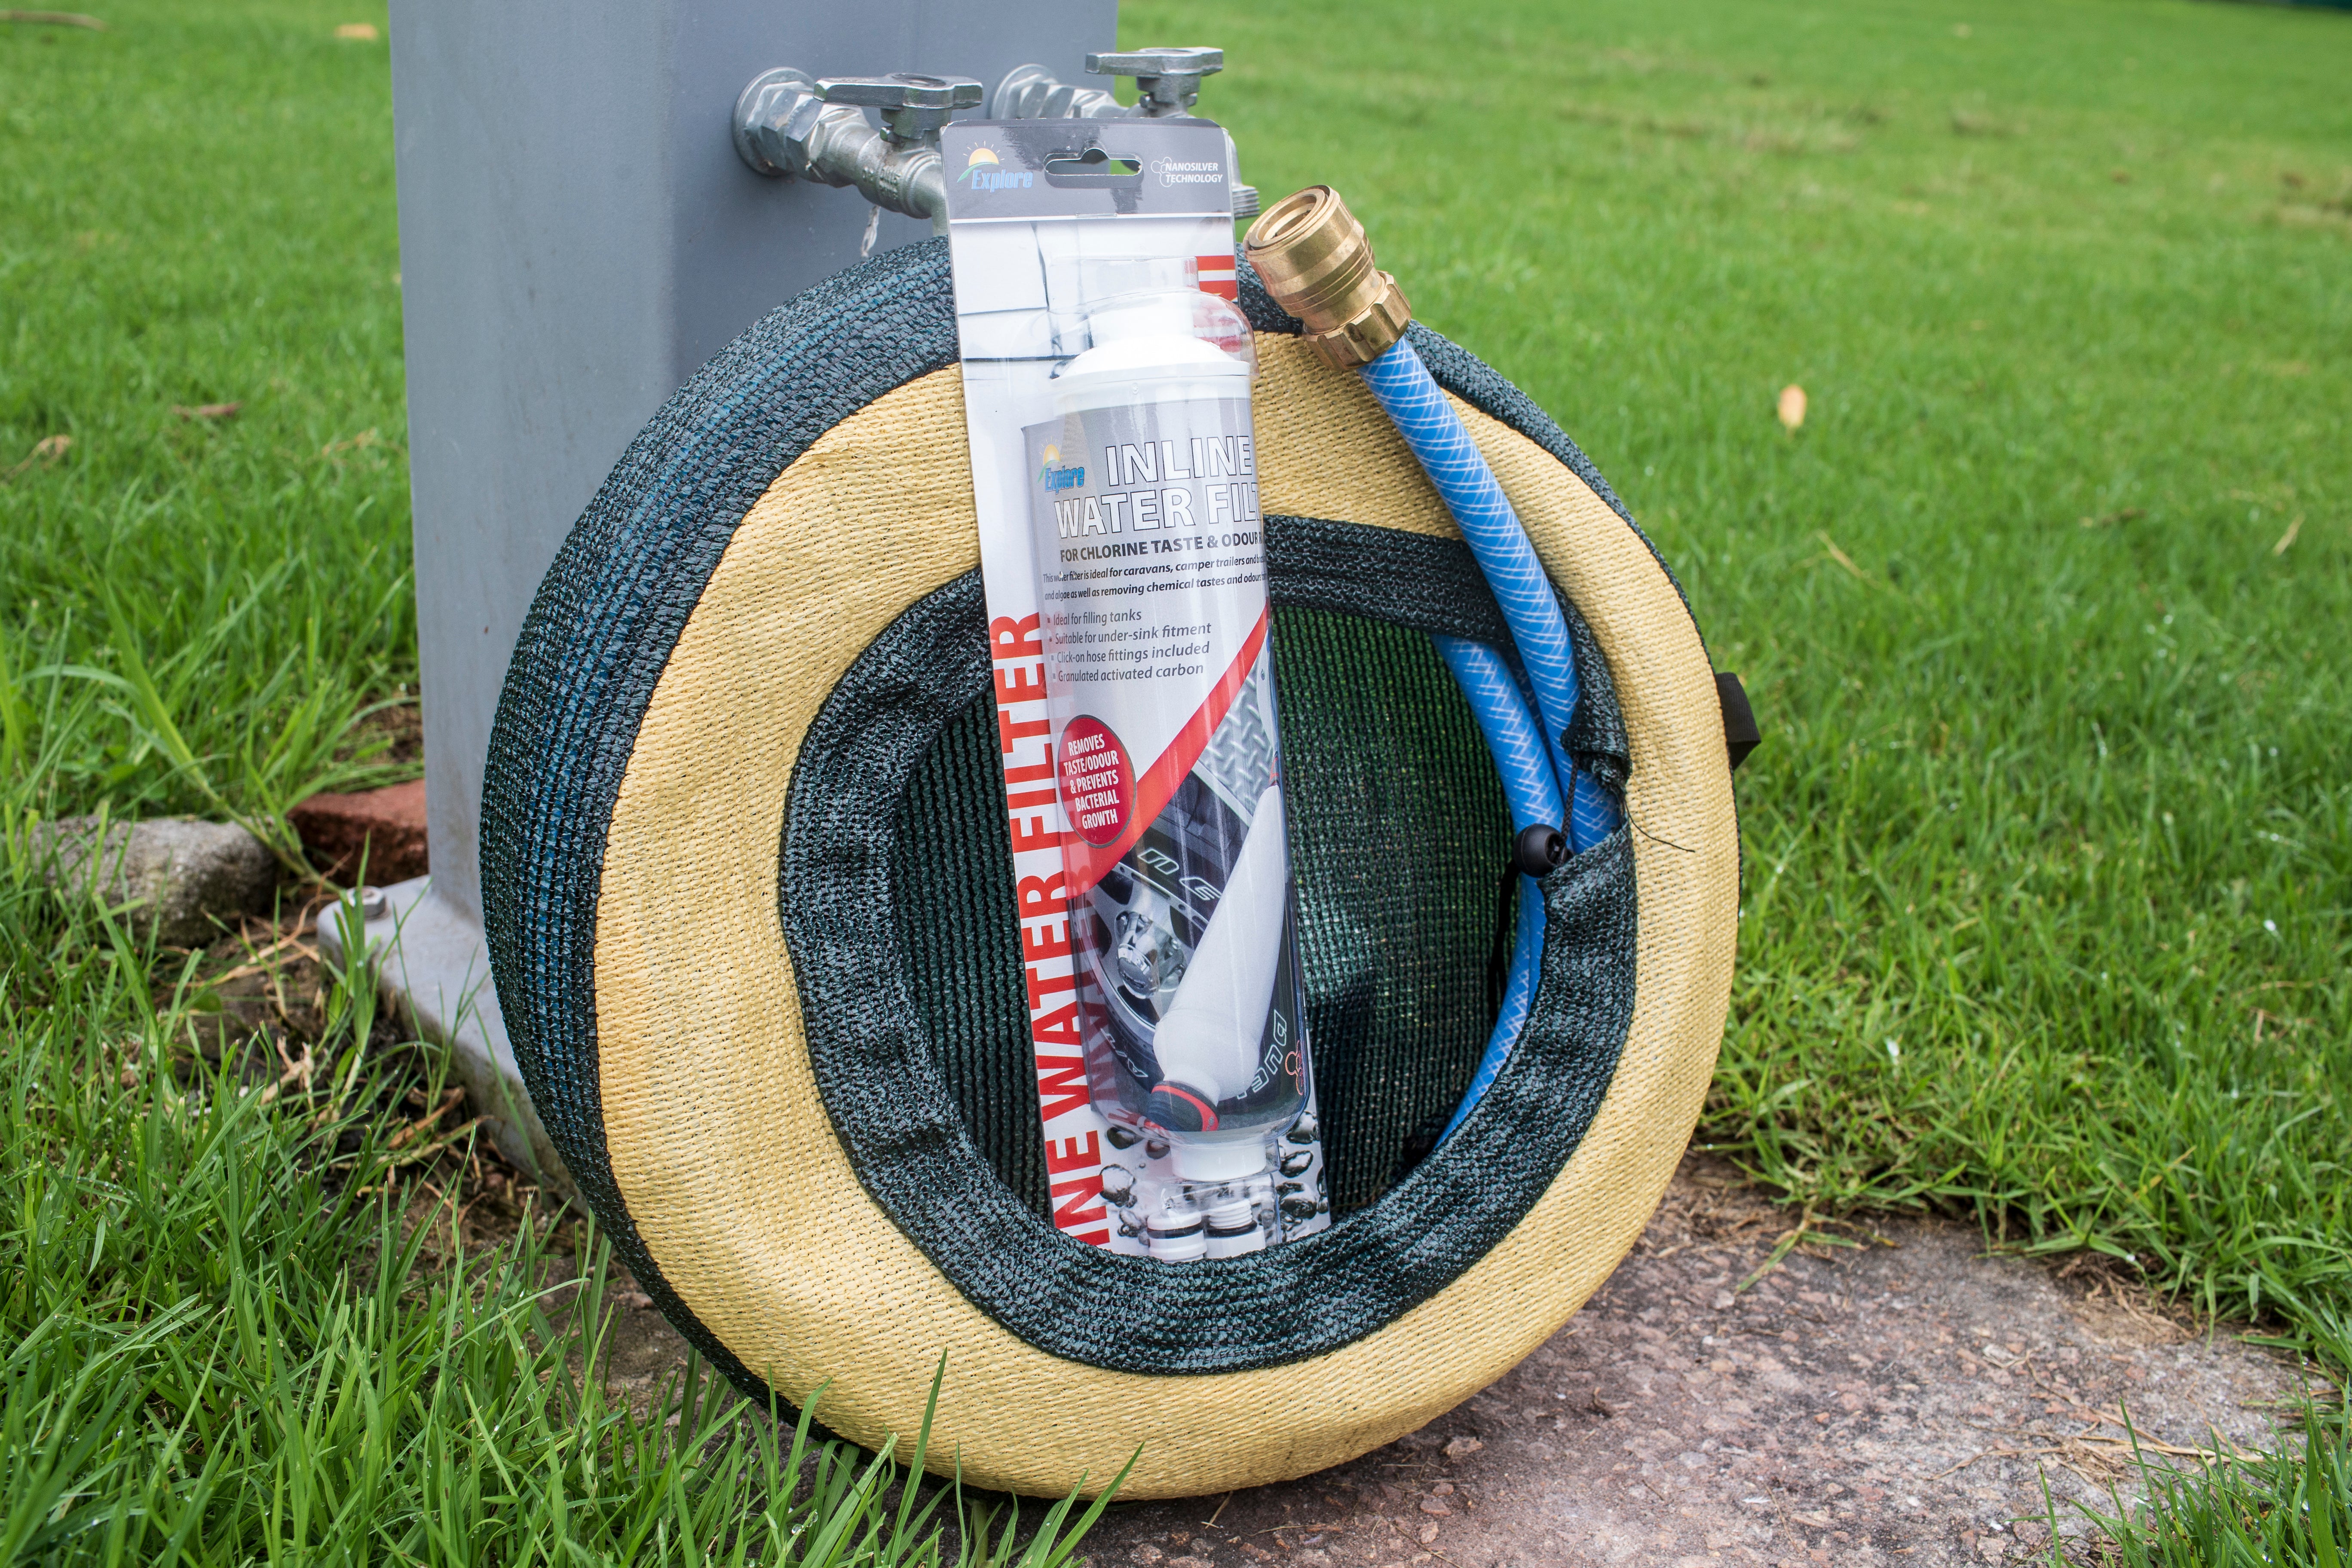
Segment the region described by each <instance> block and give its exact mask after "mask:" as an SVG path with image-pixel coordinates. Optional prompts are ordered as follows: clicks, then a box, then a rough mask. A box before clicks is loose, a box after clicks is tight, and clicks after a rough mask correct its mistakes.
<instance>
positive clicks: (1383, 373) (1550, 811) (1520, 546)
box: [1362, 342, 1617, 1141]
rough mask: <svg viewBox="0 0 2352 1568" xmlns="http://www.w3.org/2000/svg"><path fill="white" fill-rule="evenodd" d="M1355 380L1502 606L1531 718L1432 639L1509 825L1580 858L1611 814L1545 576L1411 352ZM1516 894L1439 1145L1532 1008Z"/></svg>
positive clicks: (1523, 906) (1528, 915) (1510, 681)
mask: <svg viewBox="0 0 2352 1568" xmlns="http://www.w3.org/2000/svg"><path fill="white" fill-rule="evenodd" d="M1362 374H1363V377H1364V383H1365V384H1366V385H1368V386H1370V388H1371V391H1372V395H1373V396H1374V397H1376V398H1378V399H1379V400H1380V405H1381V408H1382V409H1384V410H1386V411H1387V414H1388V416H1389V418H1390V420H1391V421H1392V422H1393V423H1394V424H1395V426H1396V427H1397V433H1398V434H1399V435H1401V436H1402V437H1404V442H1405V445H1406V446H1407V447H1411V448H1412V455H1413V457H1414V458H1417V459H1419V460H1420V463H1421V466H1422V468H1423V471H1424V472H1426V473H1427V474H1428V475H1429V480H1430V483H1431V484H1432V485H1433V486H1435V487H1436V489H1437V494H1438V497H1439V499H1440V500H1444V502H1445V510H1447V511H1449V512H1451V513H1452V514H1453V515H1454V525H1455V526H1456V527H1457V528H1459V529H1460V530H1461V531H1462V537H1463V539H1464V541H1465V542H1467V543H1468V544H1469V546H1470V552H1471V554H1472V555H1474V556H1475V557H1476V559H1477V562H1478V569H1479V571H1480V572H1481V573H1483V574H1485V576H1486V585H1487V587H1489V588H1490V589H1492V590H1493V591H1494V595H1495V601H1496V604H1497V605H1500V606H1501V607H1502V611H1503V619H1504V620H1505V621H1506V622H1507V623H1508V625H1509V626H1510V628H1511V640H1512V642H1513V643H1515V644H1516V645H1517V648H1518V654H1519V662H1520V664H1521V666H1522V667H1523V668H1525V669H1526V670H1527V672H1528V684H1529V685H1530V686H1532V687H1533V688H1534V689H1535V710H1534V711H1530V710H1529V709H1528V702H1527V699H1526V696H1525V695H1524V694H1523V693H1522V692H1521V691H1520V689H1519V686H1518V682H1517V679H1515V678H1514V677H1513V676H1512V674H1511V671H1510V668H1509V667H1508V666H1507V665H1506V664H1505V663H1504V662H1503V659H1502V658H1501V656H1500V655H1498V654H1496V652H1495V651H1494V650H1493V649H1491V648H1488V647H1485V646H1484V645H1482V644H1478V643H1471V642H1464V641H1461V640H1460V639H1457V638H1454V637H1436V638H1433V641H1434V642H1435V643H1436V644H1437V649H1438V652H1439V653H1440V654H1441V655H1443V656H1444V659H1445V662H1446V665H1447V667H1448V668H1451V669H1452V670H1453V671H1454V679H1455V680H1456V681H1457V682H1459V683H1460V685H1461V687H1462V690H1463V693H1464V694H1465V696H1466V697H1468V699H1469V700H1470V706H1471V709H1472V710H1473V711H1474V712H1475V713H1476V715H1477V717H1478V726H1479V729H1480V730H1481V731H1484V732H1485V734H1486V744H1487V746H1488V748H1489V749H1490V750H1491V751H1492V752H1494V753H1495V766H1496V771H1497V772H1498V773H1501V774H1502V776H1503V787H1504V792H1505V794H1506V795H1507V797H1508V798H1509V800H1510V802H1511V816H1512V821H1513V826H1514V827H1515V828H1523V827H1527V826H1530V825H1531V824H1533V823H1541V824H1543V825H1545V826H1556V827H1558V828H1559V830H1560V831H1561V832H1562V833H1563V834H1564V835H1565V836H1566V837H1567V838H1568V844H1569V848H1570V850H1571V851H1578V850H1583V849H1589V848H1591V847H1592V846H1593V845H1595V844H1598V843H1600V842H1601V840H1602V839H1603V838H1606V837H1608V836H1609V835H1610V834H1612V833H1614V832H1615V831H1617V807H1616V805H1615V804H1614V803H1613V802H1612V801H1611V800H1610V799H1609V797H1608V795H1607V794H1606V792H1604V791H1603V790H1601V788H1599V787H1598V786H1597V785H1596V784H1593V782H1592V781H1591V779H1588V778H1583V777H1580V773H1579V770H1578V769H1577V767H1576V764H1575V763H1574V761H1573V760H1572V759H1570V756H1569V754H1568V748H1567V746H1566V743H1565V741H1566V737H1567V734H1568V726H1569V722H1570V721H1571V720H1572V719H1573V718H1574V717H1575V715H1576V699H1577V682H1576V656H1575V652H1574V649H1573V648H1572V647H1570V643H1569V638H1568V622H1567V621H1566V619H1565V618H1564V617H1562V616H1561V615H1560V613H1559V600H1558V599H1557V598H1556V597H1555V596H1554V595H1553V593H1552V586H1551V579H1550V577H1549V576H1548V575H1547V574H1545V572H1544V568H1543V563H1542V561H1541V560H1539V559H1538V557H1537V555H1536V551H1535V546H1534V545H1533V544H1531V543H1529V542H1528V534H1527V530H1526V529H1525V528H1523V527H1522V526H1520V523H1519V519H1518V514H1517V513H1516V512H1514V511H1513V510H1511V503H1510V501H1509V500H1508V499H1507V498H1506V497H1505V496H1504V494H1503V487H1502V486H1501V485H1500V484H1498V483H1496V479H1495V474H1494V470H1493V469H1491V468H1488V467H1487V466H1486V458H1485V457H1484V456H1482V455H1481V454H1480V452H1479V450H1478V447H1477V443H1476V442H1475V441H1473V440H1472V439H1471V438H1470V432H1469V431H1468V430H1466V429H1465V428H1464V427H1463V424H1462V420H1461V417H1460V416H1458V415H1456V414H1455V413H1454V407H1453V405H1451V404H1449V403H1448V402H1446V400H1445V394H1444V392H1443V391H1442V390H1440V388H1439V387H1438V384H1437V382H1436V380H1435V378H1434V377H1433V376H1432V375H1431V374H1429V368H1428V366H1426V365H1424V364H1423V363H1422V362H1421V356H1420V355H1419V354H1418V353H1414V352H1413V347H1412V344H1411V343H1410V342H1398V343H1397V344H1395V345H1394V346H1393V347H1391V349H1389V351H1388V352H1387V353H1383V354H1382V355H1381V357H1380V358H1378V359H1376V360H1374V361H1373V362H1372V363H1370V364H1368V365H1366V366H1364V367H1363V372H1362ZM1538 713H1540V714H1541V715H1542V718H1541V721H1540V723H1538V720H1537V717H1536V715H1537V714H1538ZM1563 801H1565V802H1566V805H1567V810H1566V811H1565V812H1564V813H1563V812H1562V810H1561V804H1562V802H1563ZM1529 812H1532V813H1535V814H1536V815H1533V816H1529V815H1528V813H1529ZM1519 894H1520V897H1519V920H1518V941H1517V943H1516V944H1515V945H1514V951H1513V952H1512V957H1511V973H1510V979H1509V981H1508V982H1507V984H1506V985H1505V987H1504V992H1503V1006H1502V1011H1501V1012H1500V1014H1499V1015H1498V1016H1496V1020H1495V1027H1494V1031H1493V1033H1492V1034H1491V1035H1489V1036H1488V1037H1487V1041H1486V1053H1485V1054H1484V1055H1483V1056H1482V1057H1481V1058H1479V1061H1478V1070H1477V1071H1476V1073H1475V1074H1474V1075H1473V1076H1472V1077H1471V1079H1470V1087H1469V1089H1467V1090H1466V1091H1465V1093H1464V1094H1463V1097H1462V1102H1461V1104H1460V1105H1459V1106H1457V1107H1456V1108H1455V1110H1454V1118H1453V1120H1452V1121H1449V1122H1448V1123H1447V1124H1446V1128H1445V1133H1444V1135H1442V1136H1450V1135H1451V1134H1452V1133H1453V1131H1454V1128H1456V1127H1458V1126H1460V1125H1461V1124H1462V1121H1463V1118H1465V1117H1466V1116H1467V1115H1469V1114H1470V1110H1471V1108H1472V1107H1473V1106H1475V1105H1476V1104H1477V1103H1478V1100H1479V1097H1480V1096H1482V1095H1484V1094H1485V1093H1486V1088H1487V1086H1488V1085H1489V1084H1491V1083H1493V1082H1494V1081H1495V1075H1496V1073H1497V1072H1499V1071H1501V1070H1502V1066H1503V1059H1504V1058H1506V1057H1507V1056H1508V1055H1509V1054H1510V1049H1511V1044H1512V1042H1513V1041H1514V1040H1516V1039H1517V1037H1518V1033H1519V1029H1520V1027H1521V1026H1523V1025H1524V1024H1525V1023H1526V1021H1527V1016H1528V1010H1529V1009H1530V1008H1531V1007H1532V1005H1534V999H1535V982H1536V970H1537V967H1538V963H1539V961H1540V959H1541V957H1542V952H1543V940H1542V939H1543V900H1542V897H1541V895H1540V894H1539V893H1538V891H1537V889H1536V886H1535V883H1534V881H1533V880H1532V879H1528V880H1527V881H1525V882H1524V883H1523V885H1522V886H1521V888H1520V889H1519ZM1441 1141H1442V1140H1441Z"/></svg>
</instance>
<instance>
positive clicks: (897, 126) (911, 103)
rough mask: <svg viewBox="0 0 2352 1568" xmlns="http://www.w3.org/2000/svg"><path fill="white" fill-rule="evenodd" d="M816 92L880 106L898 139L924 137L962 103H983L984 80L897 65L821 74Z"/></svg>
mask: <svg viewBox="0 0 2352 1568" xmlns="http://www.w3.org/2000/svg"><path fill="white" fill-rule="evenodd" d="M816 90H817V95H818V96H819V97H820V98H822V99H824V101H825V102H827V103H845V104H853V105H855V106H856V107H858V108H861V109H878V110H881V111H882V125H883V129H885V130H886V131H887V132H889V133H890V135H891V137H892V139H893V140H895V141H900V142H925V141H929V140H930V139H931V138H933V137H935V136H937V135H938V134H939V130H940V126H942V125H945V124H946V123H947V122H948V116H949V115H950V114H952V113H953V112H954V111H955V110H959V109H976V108H978V107H979V105H980V100H981V87H980V83H978V82H976V81H974V80H972V79H971V78H970V77H964V76H919V75H916V74H914V73H913V72H910V71H894V72H893V73H891V74H890V75H888V76H829V77H820V78H819V79H817V84H816Z"/></svg>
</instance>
